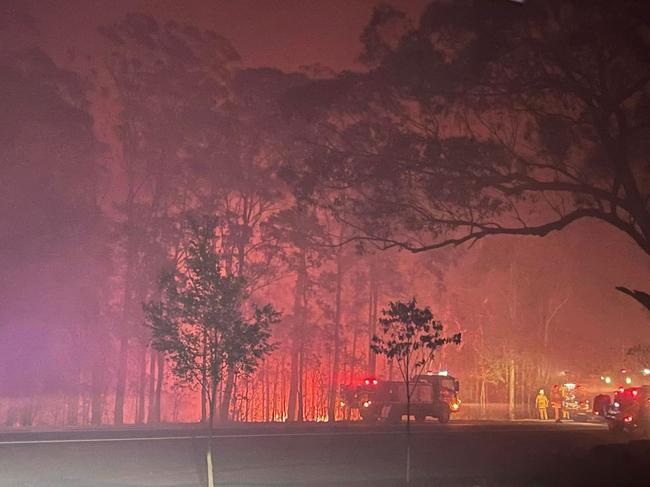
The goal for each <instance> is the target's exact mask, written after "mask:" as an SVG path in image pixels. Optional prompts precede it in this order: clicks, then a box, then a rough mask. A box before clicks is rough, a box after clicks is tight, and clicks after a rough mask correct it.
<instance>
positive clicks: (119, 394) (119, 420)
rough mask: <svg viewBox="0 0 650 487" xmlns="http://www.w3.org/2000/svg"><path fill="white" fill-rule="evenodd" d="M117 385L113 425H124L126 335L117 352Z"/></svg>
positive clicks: (127, 343)
mask: <svg viewBox="0 0 650 487" xmlns="http://www.w3.org/2000/svg"><path fill="white" fill-rule="evenodd" d="M118 357H119V358H118V366H117V385H116V387H115V412H114V416H115V424H118V425H119V424H124V393H125V392H126V371H127V367H128V363H129V338H128V337H127V336H126V333H125V334H123V335H122V337H121V338H120V350H119V352H118Z"/></svg>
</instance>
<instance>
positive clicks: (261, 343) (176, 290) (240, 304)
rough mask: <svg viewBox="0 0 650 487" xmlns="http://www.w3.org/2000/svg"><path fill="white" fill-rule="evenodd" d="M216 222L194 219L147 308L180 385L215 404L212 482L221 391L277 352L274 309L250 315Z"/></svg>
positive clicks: (241, 281) (155, 342)
mask: <svg viewBox="0 0 650 487" xmlns="http://www.w3.org/2000/svg"><path fill="white" fill-rule="evenodd" d="M216 226H217V222H216V219H214V218H205V219H203V220H202V221H197V220H194V219H189V220H188V225H187V227H188V228H187V234H186V237H185V238H186V239H185V240H184V242H183V244H182V256H181V258H180V259H179V262H178V263H177V264H176V268H175V269H174V270H173V271H171V272H166V273H165V274H164V275H163V277H162V279H161V291H162V293H163V299H162V300H161V301H158V302H156V301H153V302H149V303H148V304H146V305H145V307H144V309H145V316H146V320H147V322H148V324H149V326H150V327H151V330H152V334H153V339H152V340H153V341H152V343H153V346H154V347H155V348H156V350H158V351H160V352H163V353H164V354H165V355H166V356H167V357H168V358H169V360H170V362H171V368H172V371H173V373H174V375H175V376H176V378H177V379H178V380H179V382H180V383H182V384H183V385H186V386H190V387H195V386H197V385H198V386H199V387H200V389H201V390H202V391H203V392H204V393H205V396H206V397H207V400H208V403H209V406H210V419H209V430H210V442H209V446H208V452H207V455H208V469H209V471H208V477H209V478H210V479H212V428H213V425H214V413H215V406H216V404H215V401H216V394H217V388H218V386H219V384H220V382H221V381H222V380H223V377H224V373H225V371H227V370H232V369H233V368H234V369H236V370H237V371H238V372H239V373H241V374H245V375H248V374H251V373H252V372H253V371H255V369H257V367H258V365H259V363H260V361H261V360H262V359H263V358H264V357H265V356H266V355H267V354H268V353H270V352H271V350H272V349H273V346H272V345H271V344H270V342H269V340H270V337H271V331H270V327H271V325H272V324H273V323H276V322H277V321H278V320H279V314H278V313H277V312H276V311H275V310H274V309H273V308H272V307H271V306H270V305H266V306H264V307H262V308H257V307H254V308H253V310H252V313H251V314H252V316H249V317H247V316H246V315H245V313H244V306H245V300H246V298H247V294H246V281H245V280H244V279H243V278H241V277H237V276H232V275H227V274H226V273H225V272H224V269H223V263H222V259H221V256H220V255H219V254H218V253H217V250H216V243H217V242H216V241H217V237H216V235H215V228H216Z"/></svg>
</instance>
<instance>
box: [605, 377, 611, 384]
mask: <svg viewBox="0 0 650 487" xmlns="http://www.w3.org/2000/svg"><path fill="white" fill-rule="evenodd" d="M603 380H604V381H605V384H611V383H612V378H611V377H610V376H607V377H605V378H604V379H603Z"/></svg>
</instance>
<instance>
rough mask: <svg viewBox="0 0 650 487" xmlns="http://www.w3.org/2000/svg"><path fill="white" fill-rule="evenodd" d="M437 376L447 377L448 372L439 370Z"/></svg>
mask: <svg viewBox="0 0 650 487" xmlns="http://www.w3.org/2000/svg"><path fill="white" fill-rule="evenodd" d="M438 375H444V376H447V375H449V372H447V371H446V370H441V371H440V372H438Z"/></svg>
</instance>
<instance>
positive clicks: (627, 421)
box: [623, 416, 632, 423]
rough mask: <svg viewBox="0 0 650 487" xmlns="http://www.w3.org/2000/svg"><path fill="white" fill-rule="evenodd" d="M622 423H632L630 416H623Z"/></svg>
mask: <svg viewBox="0 0 650 487" xmlns="http://www.w3.org/2000/svg"><path fill="white" fill-rule="evenodd" d="M623 421H625V422H626V423H631V422H632V416H625V417H624V418H623Z"/></svg>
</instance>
